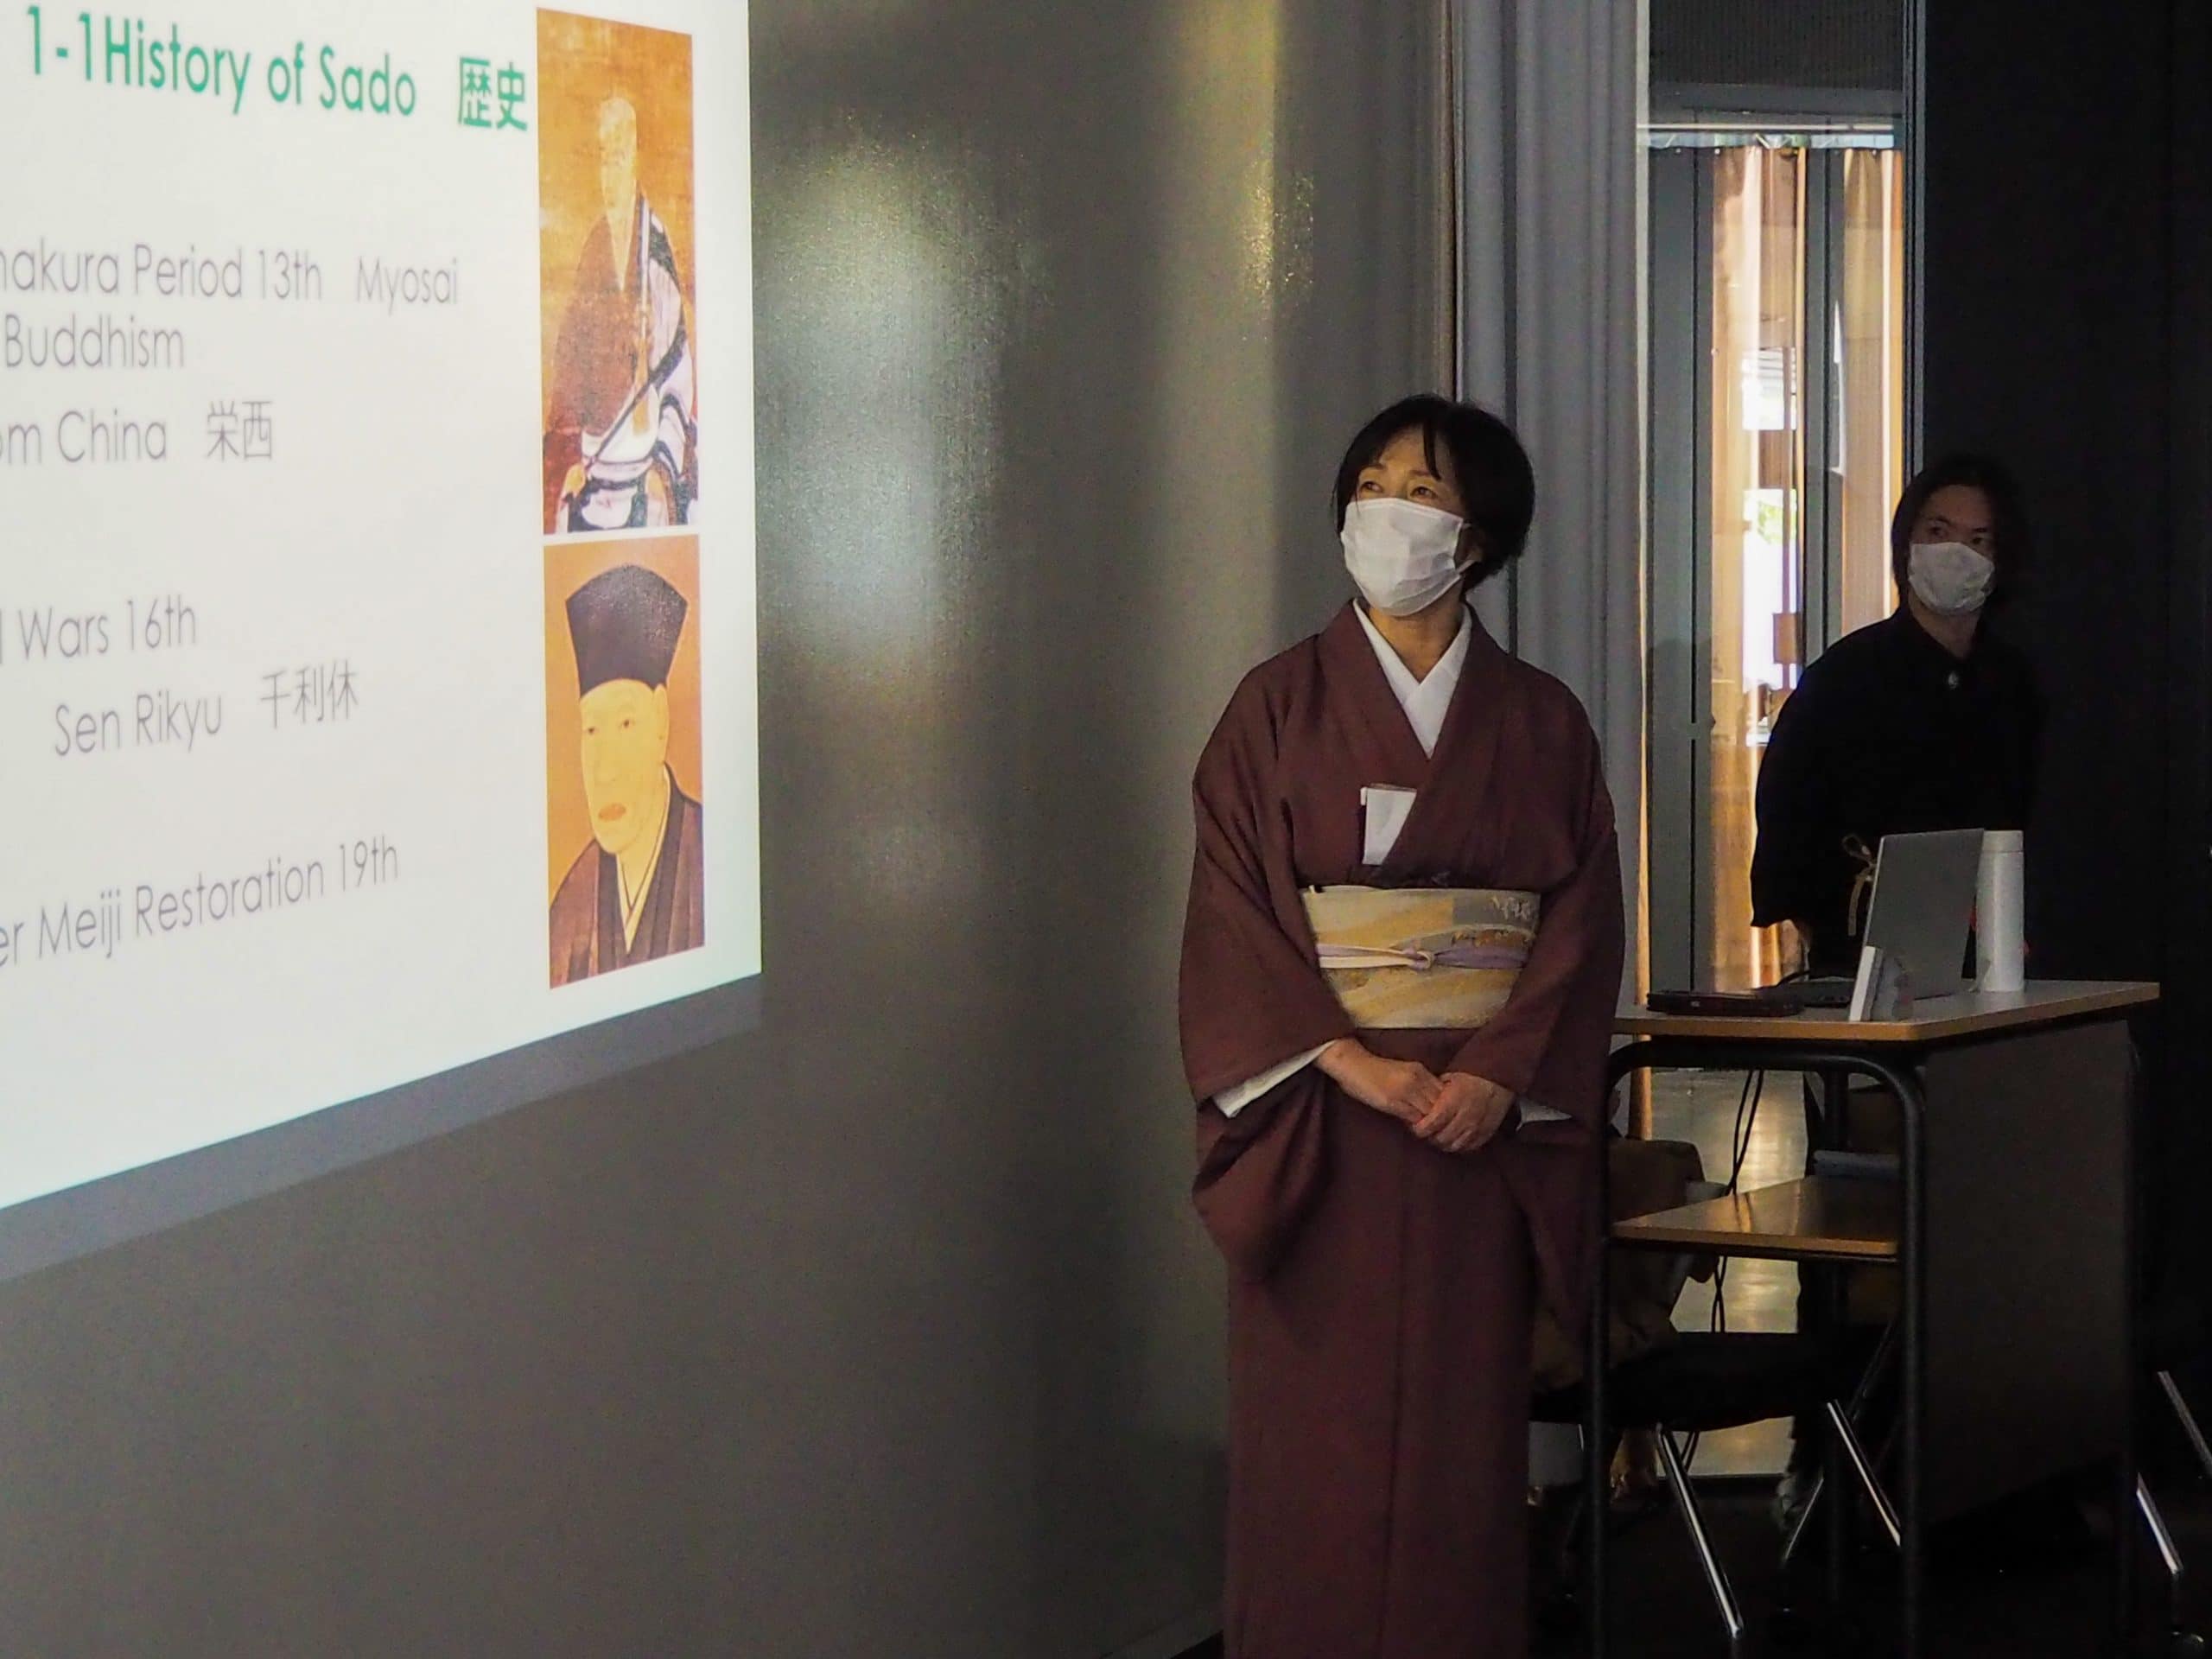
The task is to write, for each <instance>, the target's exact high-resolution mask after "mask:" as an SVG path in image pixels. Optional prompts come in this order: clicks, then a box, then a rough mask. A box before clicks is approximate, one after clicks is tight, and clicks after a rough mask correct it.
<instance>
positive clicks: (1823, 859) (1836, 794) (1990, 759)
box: [1751, 455, 2043, 1527]
mask: <svg viewBox="0 0 2212 1659" xmlns="http://www.w3.org/2000/svg"><path fill="white" fill-rule="evenodd" d="M1890 549H1891V572H1892V574H1894V575H1895V576H1896V578H1897V591H1898V592H1899V593H1900V594H1902V595H1903V603H1902V604H1900V605H1899V606H1898V607H1897V613H1896V614H1895V615H1893V616H1891V618H1890V619H1889V620H1887V621H1886V622H1877V623H1875V624H1874V625H1873V626H1871V627H1866V628H1861V629H1860V630H1859V632H1856V633H1854V634H1853V635H1851V636H1850V637H1849V638H1848V639H1843V640H1840V641H1839V642H1838V643H1837V644H1836V645H1834V647H1833V648H1831V649H1830V650H1829V651H1828V652H1827V654H1826V655H1824V656H1823V657H1821V659H1820V660H1819V661H1818V662H1816V663H1815V664H1813V665H1812V666H1811V667H1810V668H1808V669H1807V670H1806V671H1805V677H1804V679H1803V681H1802V683H1800V684H1799V686H1798V688H1797V690H1796V692H1794V693H1793V694H1792V695H1791V696H1790V697H1789V701H1788V702H1785V703H1784V704H1783V708H1782V713H1781V715H1779V717H1777V720H1776V721H1775V726H1774V734H1773V736H1772V737H1771V738H1770V739H1769V741H1768V743H1767V750H1766V756H1765V759H1764V762H1763V764H1762V765H1761V766H1760V768H1759V782H1758V849H1757V850H1756V851H1755V852H1754V853H1753V855H1752V857H1751V909H1752V920H1753V922H1754V923H1755V924H1756V925H1758V926H1762V927H1765V926H1770V925H1773V924H1775V923H1777V922H1789V923H1791V924H1792V925H1795V926H1796V929H1797V931H1798V935H1799V937H1800V938H1801V939H1802V942H1803V944H1804V947H1805V956H1806V962H1807V966H1808V968H1809V969H1811V971H1812V972H1814V973H1815V974H1823V975H1829V974H1834V975H1849V974H1851V973H1853V972H1854V971H1855V970H1856V969H1857V966H1858V961H1859V935H1860V933H1861V932H1862V931H1863V930H1864V928H1865V925H1866V904H1865V901H1866V897H1867V896H1868V894H1869V893H1870V892H1871V888H1872V881H1871V876H1872V868H1873V858H1874V854H1875V851H1876V849H1878V848H1879V847H1880V845H1881V843H1882V838H1883V837H1884V836H1893V835H1905V834H1911V833H1916V832H1919V831H1925V830H1936V829H2024V828H2025V827H2026V823H2027V816H2028V807H2029V804H2030V801H2031V798H2032V797H2033V795H2034V791H2035V764H2036V741H2037V734H2038V732H2039V730H2040V728H2041V727H2042V723H2043V716H2042V708H2041V703H2040V701H2039V699H2038V698H2037V695H2036V690H2035V683H2034V681H2033V679H2032V678H2031V676H2030V673H2029V670H2028V664H2027V661H2026V659H2025V658H2023V657H2022V656H2021V655H2020V654H2019V652H2017V651H2015V650H2013V649H2012V647H2011V646H2010V645H2006V644H2005V643H2004V642H2003V641H2002V640H1999V639H1994V638H1992V637H1991V636H1990V635H1989V634H1988V632H1986V630H1985V629H1984V628H1983V626H1982V622H1983V620H1984V617H1985V615H1986V612H1987V609H1988V607H1989V604H1990V602H1991V601H1992V600H1993V598H1995V597H1996V596H1998V595H1999V594H2001V593H2002V592H2003V590H2004V588H2005V585H2006V583H2007V582H2008V581H2009V580H2010V579H2011V578H2012V577H2014V576H2016V575H2018V569H2019V567H2020V563H2021V562H2022V560H2023V558H2024V556H2025V554H2026V551H2027V540H2026V533H2025V530H2024V525H2023V524H2022V523H2021V516H2020V511H2019V506H2018V493H2017V492H2016V491H2015V489H2014V487H2013V485H2012V480H2011V478H2010V476H2009V475H2008V474H2006V472H2005V469H2004V467H2002V466H2000V465H1999V463H1997V462H1995V461H1990V460H1987V459H1986V458H1983V457H1980V456H1973V455H1959V456H1954V457H1952V458H1951V459H1949V460H1947V461H1941V462H1939V463H1937V464H1936V466H1934V467H1929V469H1928V470H1927V471H1926V472H1924V473H1923V474H1920V476H1919V477H1917V478H1916V479H1914V480H1913V481H1912V482H1911V484H1910V486H1907V487H1906V490H1905V493H1904V499H1902V500H1900V501H1899V502H1898V503H1897V515H1896V517H1895V518H1893V519H1892V520H1891V524H1890ZM1806 1109H1807V1114H1808V1119H1809V1120H1811V1122H1812V1123H1814V1124H1815V1125H1818V1131H1817V1133H1816V1135H1815V1136H1814V1137H1812V1138H1813V1139H1814V1140H1815V1143H1816V1144H1817V1143H1820V1142H1826V1143H1827V1144H1829V1145H1854V1144H1855V1145H1857V1146H1858V1147H1859V1148H1860V1149H1862V1150H1867V1151H1891V1152H1894V1151H1895V1150H1896V1148H1897V1123H1896V1106H1895V1103H1893V1102H1891V1101H1890V1100H1889V1098H1888V1096H1858V1097H1856V1098H1853V1099H1851V1100H1850V1102H1849V1108H1848V1109H1847V1112H1846V1113H1845V1114H1844V1115H1843V1116H1844V1117H1845V1119H1846V1120H1847V1121H1842V1122H1826V1121H1825V1120H1826V1118H1827V1112H1826V1107H1825V1103H1824V1102H1823V1100H1822V1097H1821V1090H1818V1089H1817V1088H1815V1086H1814V1080H1813V1079H1811V1078H1808V1079H1807V1080H1806ZM1877 1288H1878V1287H1877ZM1832 1298H1833V1299H1834V1300H1832ZM1857 1300H1859V1297H1858V1296H1857V1295H1855V1294H1853V1293H1851V1292H1850V1291H1849V1290H1847V1288H1845V1287H1842V1286H1840V1285H1834V1284H1827V1285H1824V1284H1821V1283H1820V1282H1818V1281H1817V1280H1816V1276H1815V1275H1814V1274H1807V1275H1806V1282H1805V1285H1804V1288H1803V1290H1802V1293H1801V1294H1800V1297H1799V1300H1798V1323H1799V1325H1800V1326H1801V1327H1802V1328H1804V1329H1808V1330H1814V1329H1821V1328H1827V1327H1829V1326H1831V1325H1832V1322H1833V1321H1834V1319H1837V1318H1838V1317H1840V1316H1843V1314H1844V1309H1845V1306H1847V1304H1848V1303H1849V1302H1855V1301H1857ZM1876 1300H1879V1297H1878V1296H1877V1298H1876ZM1819 1444H1820V1430H1819V1428H1818V1427H1817V1425H1816V1424H1815V1422H1814V1421H1809V1420H1808V1421H1800V1422H1799V1423H1798V1425H1797V1434H1796V1444H1795V1446H1793V1447H1792V1448H1791V1454H1790V1459H1789V1473H1788V1475H1787V1476H1786V1477H1785V1478H1784V1479H1783V1484H1782V1488H1781V1491H1779V1492H1778V1493H1777V1497H1776V1515H1777V1520H1779V1521H1780V1522H1782V1523H1783V1525H1784V1526H1785V1527H1786V1526H1787V1525H1788V1524H1789V1522H1790V1520H1791V1519H1792V1517H1793V1516H1795V1514H1796V1511H1797V1510H1798V1509H1799V1507H1800V1506H1801V1505H1802V1503H1803V1501H1804V1497H1805V1494H1806V1493H1807V1491H1808V1490H1809V1488H1810V1484H1811V1483H1810V1480H1809V1474H1810V1454H1811V1453H1812V1452H1813V1451H1814V1450H1815V1448H1816V1447H1817V1446H1819Z"/></svg>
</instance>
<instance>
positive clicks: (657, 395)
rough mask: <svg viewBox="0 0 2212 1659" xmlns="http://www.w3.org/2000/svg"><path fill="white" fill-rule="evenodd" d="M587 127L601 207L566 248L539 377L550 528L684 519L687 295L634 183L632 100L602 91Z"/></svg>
mask: <svg viewBox="0 0 2212 1659" xmlns="http://www.w3.org/2000/svg"><path fill="white" fill-rule="evenodd" d="M593 127H594V133H593V137H594V143H593V145H592V146H591V147H590V148H591V149H593V150H594V151H595V154H596V158H597V182H598V193H597V203H596V206H597V207H598V209H599V212H598V213H597V214H596V215H595V216H594V218H593V219H592V221H591V227H590V229H589V231H588V232H587V233H586V234H585V236H584V238H583V242H582V246H581V248H579V249H578V250H577V251H576V253H575V268H574V269H575V274H574V277H573V280H572V281H570V282H569V284H568V287H567V289H566V299H565V302H564V303H563V306H562V309H561V313H560V325H559V334H558V337H557V343H556V345H555V346H554V349H553V353H552V361H551V369H550V378H549V383H548V385H547V388H546V411H545V445H544V448H545V478H546V484H547V492H548V502H547V508H546V524H545V528H546V529H547V531H549V532H550V533H552V534H555V535H563V534H568V533H571V532H579V531H609V530H626V529H628V530H636V529H644V528H648V527H664V526H667V525H672V524H689V523H690V522H691V517H692V507H693V504H694V503H695V502H696V500H697V499H698V492H699V477H698V426H697V419H698V409H697V397H696V371H695V368H694V365H693V358H692V320H691V315H690V304H689V302H687V300H686V298H685V295H686V292H687V288H686V284H685V282H684V279H683V273H682V272H681V271H680V270H678V268H677V256H676V251H675V245H674V243H673V242H672V241H671V238H670V235H669V231H668V227H667V226H665V225H664V224H663V223H662V221H661V219H660V218H659V217H658V214H656V213H655V212H654V210H653V204H652V202H651V201H650V200H647V198H646V195H645V188H644V187H643V185H642V184H641V183H640V181H639V131H638V111H637V108H636V106H635V105H632V103H631V101H630V100H629V99H628V98H626V97H625V96H623V95H622V94H620V93H615V94H613V95H612V96H609V97H607V99H604V100H603V101H601V102H600V103H599V104H598V105H597V106H596V111H595V116H594V122H593ZM547 297H548V300H549V302H550V301H551V300H552V299H553V290H551V289H550V286H549V292H548V296H547ZM549 323H550V314H549Z"/></svg>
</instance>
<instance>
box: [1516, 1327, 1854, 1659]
mask: <svg viewBox="0 0 2212 1659" xmlns="http://www.w3.org/2000/svg"><path fill="white" fill-rule="evenodd" d="M1865 1370H1866V1343H1865V1342H1864V1340H1863V1339H1862V1338H1859V1337H1857V1336H1855V1335H1852V1334H1849V1333H1847V1334H1843V1335H1837V1336H1828V1335H1800V1334H1797V1333H1796V1332H1751V1331H1745V1332H1733V1331H1726V1332H1703V1331H1686V1332H1682V1333H1681V1335H1680V1336H1679V1337H1678V1338H1675V1340H1674V1341H1673V1342H1671V1343H1669V1344H1667V1345H1666V1346H1664V1347H1662V1348H1659V1349H1656V1350H1654V1351H1651V1352H1649V1353H1646V1354H1642V1355H1639V1356H1638V1357H1636V1358H1634V1359H1630V1360H1625V1361H1624V1362H1622V1363H1620V1364H1618V1365H1616V1366H1614V1367H1613V1368H1612V1370H1611V1374H1610V1376H1608V1378H1607V1382H1606V1388H1605V1403H1606V1411H1605V1416H1606V1422H1607V1426H1608V1427H1609V1428H1610V1429H1611V1430H1612V1432H1614V1433H1624V1432H1628V1431H1631V1430H1644V1431H1648V1432H1649V1433H1651V1434H1652V1435H1653V1436H1654V1437H1655V1438H1656V1440H1657V1441H1658V1445H1659V1452H1660V1457H1661V1459H1662V1461H1663V1463H1664V1465H1665V1466H1666V1471H1667V1480H1668V1484H1669V1486H1671V1487H1672V1488H1673V1489H1674V1493H1675V1506H1676V1510H1677V1512H1678V1513H1679V1514H1680V1515H1681V1517H1682V1522H1683V1525H1684V1526H1685V1527H1686V1528H1687V1529H1688V1532H1689V1535H1690V1542H1691V1545H1692V1547H1693V1548H1694V1549H1695V1550H1696V1551H1697V1556H1698V1562H1699V1565H1700V1567H1702V1568H1703V1569H1704V1572H1705V1578H1706V1584H1707V1588H1709V1589H1710V1590H1711V1591H1712V1592H1713V1605H1714V1606H1715V1607H1716V1608H1717V1609H1718V1610H1719V1615H1720V1620H1721V1623H1722V1624H1723V1625H1724V1626H1726V1630H1727V1632H1728V1639H1729V1642H1730V1643H1731V1644H1732V1645H1733V1644H1734V1643H1738V1642H1740V1641H1741V1640H1742V1638H1743V1636H1744V1632H1745V1621H1744V1615H1743V1610H1742V1606H1741V1605H1740V1604H1739V1603H1738V1600H1737V1599H1736V1592H1735V1587H1734V1586H1733V1585H1732V1583H1731V1582H1730V1580H1729V1577H1728V1572H1727V1569H1726V1567H1724V1566H1722V1565H1721V1561H1720V1558H1719V1555H1718V1554H1716V1553H1715V1552H1714V1550H1713V1539H1712V1535H1711V1532H1710V1530H1709V1529H1708V1528H1707V1525H1706V1519H1705V1511H1704V1510H1703V1508H1702V1507H1701V1506H1700V1504H1699V1503H1698V1498H1697V1491H1696V1488H1695V1485H1694V1483H1693V1482H1692V1481H1691V1479H1690V1477H1689V1471H1688V1466H1687V1464H1686V1462H1685V1459H1684V1457H1683V1452H1682V1448H1681V1442H1680V1437H1681V1436H1684V1435H1695V1434H1703V1433H1717V1432H1719V1431H1720V1430H1723V1429H1731V1428H1742V1427H1747V1426H1748V1425H1750V1424H1752V1423H1762V1422H1767V1421H1771V1420H1773V1419H1776V1418H1789V1417H1797V1416H1801V1415H1808V1414H1811V1415H1822V1416H1825V1417H1826V1419H1827V1422H1828V1424H1829V1427H1830V1429H1831V1432H1833V1433H1836V1434H1837V1435H1838V1436H1839V1438H1840V1440H1841V1443H1842V1445H1843V1446H1844V1448H1845V1451H1846V1452H1847V1456H1848V1457H1849V1458H1850V1460H1851V1464H1852V1466H1853V1469H1854V1470H1855V1471H1857V1473H1858V1475H1859V1479H1860V1481H1861V1482H1862V1483H1863V1484H1865V1486H1866V1492H1867V1496H1868V1497H1869V1498H1871V1499H1872V1502H1873V1503H1874V1506H1875V1509H1876V1510H1877V1511H1878V1513H1880V1514H1882V1515H1884V1516H1885V1517H1888V1518H1889V1519H1890V1521H1891V1528H1892V1531H1894V1526H1895V1522H1894V1514H1895V1512H1894V1510H1891V1506H1890V1503H1889V1500H1888V1498H1887V1497H1886V1496H1885V1494H1884V1493H1883V1491H1882V1490H1881V1487H1880V1484H1879V1483H1878V1481H1877V1480H1876V1478H1875V1476H1874V1471H1873V1465H1872V1463H1871V1462H1870V1461H1869V1459H1867V1457H1866V1452H1865V1450H1864V1448H1863V1447H1862V1446H1860V1445H1859V1440H1858V1435H1857V1433H1856V1429H1855V1426H1854V1422H1853V1414H1852V1412H1851V1411H1849V1410H1847V1408H1845V1407H1844V1405H1843V1404H1842V1403H1841V1402H1843V1401H1844V1400H1845V1399H1846V1398H1847V1396H1848V1395H1851V1394H1852V1393H1853V1389H1854V1388H1855V1386H1856V1385H1857V1383H1858V1382H1859V1378H1860V1377H1861V1376H1862V1374H1863V1373H1864V1371H1865ZM1586 1410H1587V1407H1586V1400H1585V1395H1584V1390H1583V1389H1582V1388H1581V1387H1580V1385H1577V1386H1576V1387H1573V1388H1570V1389H1556V1390H1554V1391H1553V1392H1552V1393H1550V1394H1547V1395H1541V1396H1540V1397H1539V1398H1538V1399H1537V1401H1536V1402H1535V1405H1534V1407H1533V1408H1532V1409H1531V1412H1530V1415H1531V1416H1532V1417H1533V1418H1534V1419H1535V1421H1538V1422H1541V1423H1571V1424H1574V1425H1576V1426H1577V1427H1580V1425H1581V1424H1582V1423H1583V1422H1584V1421H1586ZM1583 1501H1584V1502H1587V1501H1589V1494H1587V1493H1585V1494H1584V1495H1583Z"/></svg>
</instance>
